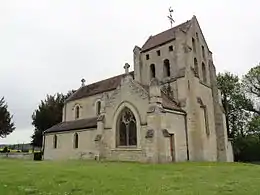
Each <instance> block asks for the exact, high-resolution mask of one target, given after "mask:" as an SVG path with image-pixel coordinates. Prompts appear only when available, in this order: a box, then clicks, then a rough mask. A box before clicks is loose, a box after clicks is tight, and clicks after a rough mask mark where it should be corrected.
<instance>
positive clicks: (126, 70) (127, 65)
mask: <svg viewBox="0 0 260 195" xmlns="http://www.w3.org/2000/svg"><path fill="white" fill-rule="evenodd" d="M129 68H130V65H129V64H128V63H125V66H124V69H125V73H126V74H129Z"/></svg>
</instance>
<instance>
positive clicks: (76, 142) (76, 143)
mask: <svg viewBox="0 0 260 195" xmlns="http://www.w3.org/2000/svg"><path fill="white" fill-rule="evenodd" d="M73 148H74V149H77V148H79V135H78V133H74V136H73Z"/></svg>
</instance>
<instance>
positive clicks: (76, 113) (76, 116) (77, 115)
mask: <svg viewBox="0 0 260 195" xmlns="http://www.w3.org/2000/svg"><path fill="white" fill-rule="evenodd" d="M79 112H80V106H79V105H77V106H76V107H75V119H79V117H80V113H79Z"/></svg>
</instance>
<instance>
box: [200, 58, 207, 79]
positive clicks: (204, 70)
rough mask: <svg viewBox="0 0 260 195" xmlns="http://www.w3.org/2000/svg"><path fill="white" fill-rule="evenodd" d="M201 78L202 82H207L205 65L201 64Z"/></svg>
mask: <svg viewBox="0 0 260 195" xmlns="http://www.w3.org/2000/svg"><path fill="white" fill-rule="evenodd" d="M201 66H202V67H201V68H202V76H203V82H205V83H206V82H207V72H206V66H205V64H204V63H203V62H202V65H201Z"/></svg>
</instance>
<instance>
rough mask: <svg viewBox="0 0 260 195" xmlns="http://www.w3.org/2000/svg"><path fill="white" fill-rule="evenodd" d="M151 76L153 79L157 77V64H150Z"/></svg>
mask: <svg viewBox="0 0 260 195" xmlns="http://www.w3.org/2000/svg"><path fill="white" fill-rule="evenodd" d="M150 77H151V79H152V78H155V65H154V64H151V65H150Z"/></svg>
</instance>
